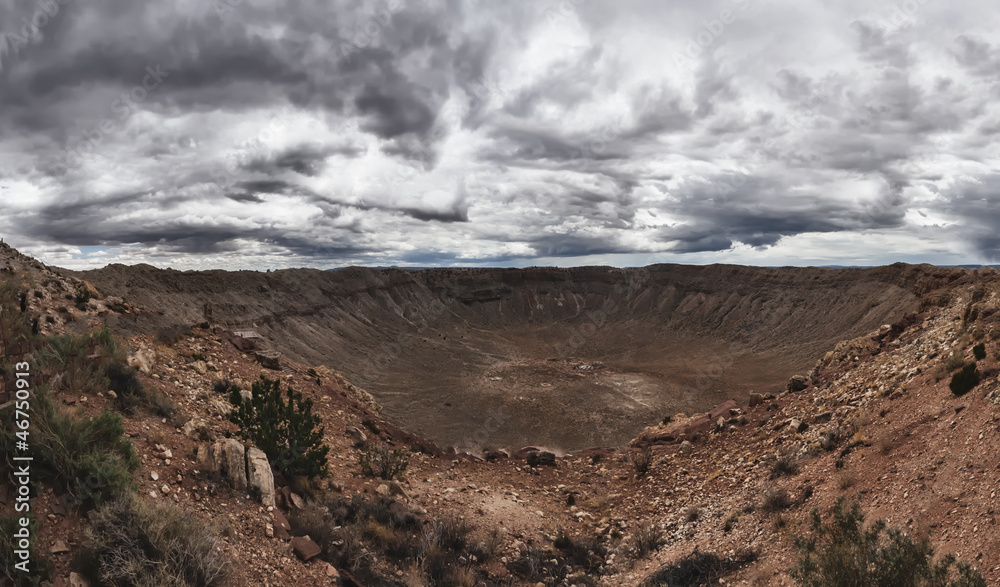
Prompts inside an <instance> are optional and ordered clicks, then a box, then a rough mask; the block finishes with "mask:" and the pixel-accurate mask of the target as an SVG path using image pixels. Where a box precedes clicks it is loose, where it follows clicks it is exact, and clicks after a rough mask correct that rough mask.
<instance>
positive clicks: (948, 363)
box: [944, 352, 965, 373]
mask: <svg viewBox="0 0 1000 587" xmlns="http://www.w3.org/2000/svg"><path fill="white" fill-rule="evenodd" d="M962 365H965V359H963V358H962V354H961V353H956V352H951V353H949V354H948V356H947V357H946V358H945V360H944V368H945V371H947V372H949V373H951V372H952V371H954V370H955V369H959V368H961V367H962Z"/></svg>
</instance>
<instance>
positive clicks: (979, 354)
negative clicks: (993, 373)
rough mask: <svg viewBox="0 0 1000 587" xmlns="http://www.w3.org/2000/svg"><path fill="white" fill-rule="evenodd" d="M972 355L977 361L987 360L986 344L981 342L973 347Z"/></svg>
mask: <svg viewBox="0 0 1000 587" xmlns="http://www.w3.org/2000/svg"><path fill="white" fill-rule="evenodd" d="M972 355H973V356H974V357H976V360H977V361H982V360H983V359H985V358H986V343H984V342H981V343H979V344H977V345H976V346H974V347H972Z"/></svg>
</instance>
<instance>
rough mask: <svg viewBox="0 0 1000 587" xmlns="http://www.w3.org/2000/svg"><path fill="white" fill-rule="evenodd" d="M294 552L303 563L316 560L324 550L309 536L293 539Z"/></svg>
mask: <svg viewBox="0 0 1000 587" xmlns="http://www.w3.org/2000/svg"><path fill="white" fill-rule="evenodd" d="M292 550H293V551H295V555H296V556H298V557H299V558H300V559H302V560H303V561H307V560H309V559H311V558H314V557H315V556H317V555H318V554H319V553H321V552H323V549H322V548H320V547H319V545H318V544H316V543H315V542H313V541H312V539H311V538H309V537H308V536H296V537H295V538H292Z"/></svg>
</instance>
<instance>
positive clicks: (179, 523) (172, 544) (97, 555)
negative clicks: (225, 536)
mask: <svg viewBox="0 0 1000 587" xmlns="http://www.w3.org/2000/svg"><path fill="white" fill-rule="evenodd" d="M86 551H87V557H86V558H87V559H88V560H87V562H88V563H89V566H90V569H89V571H90V574H91V576H92V578H94V579H96V580H98V581H99V582H100V583H102V584H105V585H134V586H140V585H157V586H171V587H185V586H192V587H194V586H198V587H212V586H214V585H221V584H223V582H224V581H225V579H226V577H227V574H228V572H229V564H228V563H227V562H226V560H225V558H224V557H223V555H222V552H221V550H220V548H219V538H218V536H217V535H216V533H215V532H214V531H212V529H210V528H209V527H207V526H206V525H205V524H204V523H202V522H201V521H199V520H198V519H197V518H195V517H194V516H193V515H192V514H191V513H186V512H182V511H181V510H179V509H178V508H176V507H174V506H173V505H168V504H163V505H160V504H155V503H151V502H146V501H142V500H140V499H139V498H138V497H136V496H134V495H128V496H123V497H122V498H121V499H118V500H115V501H112V502H109V503H107V504H105V505H104V506H102V507H101V508H99V509H97V510H95V511H94V512H92V513H91V514H90V528H89V529H88V531H87V542H86Z"/></svg>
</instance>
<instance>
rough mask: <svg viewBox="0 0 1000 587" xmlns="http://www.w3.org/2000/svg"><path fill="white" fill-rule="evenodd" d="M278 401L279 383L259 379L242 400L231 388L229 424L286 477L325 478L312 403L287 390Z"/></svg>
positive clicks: (322, 449) (320, 434)
mask: <svg viewBox="0 0 1000 587" xmlns="http://www.w3.org/2000/svg"><path fill="white" fill-rule="evenodd" d="M286 395H287V397H288V401H287V402H286V401H285V400H284V399H283V398H282V394H281V380H280V379H277V380H271V379H268V378H266V377H264V376H261V378H260V381H257V382H255V383H254V384H253V388H252V390H251V396H250V397H249V398H246V399H244V398H243V396H241V395H240V391H239V390H238V389H236V388H232V389H231V391H230V394H229V401H230V403H232V404H233V406H234V408H235V409H234V410H233V411H232V412H230V413H229V420H230V421H231V422H233V423H234V424H236V425H237V426H239V427H240V436H241V437H242V438H243V439H244V440H248V441H250V442H252V443H253V444H255V445H256V446H257V447H258V448H260V450H262V451H264V454H266V455H267V458H268V459H269V460H270V461H271V462H272V463H273V464H274V466H275V467H276V468H277V469H278V470H280V471H281V472H283V473H286V474H302V475H307V476H309V477H315V476H317V475H319V476H325V475H326V474H327V468H326V455H327V453H329V452H330V447H328V446H326V445H325V444H323V431H324V428H323V427H322V426H320V424H321V423H322V419H321V418H320V417H319V416H317V415H314V414H313V413H312V407H313V402H312V400H310V399H303V397H302V394H301V393H298V392H296V391H295V390H293V389H292V388H291V386H287V388H286Z"/></svg>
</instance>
